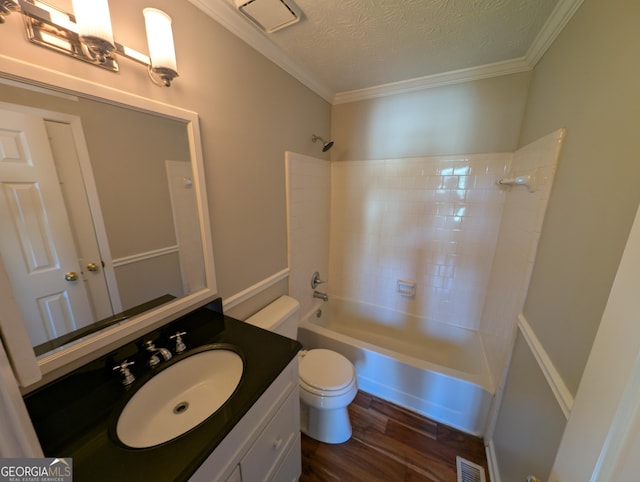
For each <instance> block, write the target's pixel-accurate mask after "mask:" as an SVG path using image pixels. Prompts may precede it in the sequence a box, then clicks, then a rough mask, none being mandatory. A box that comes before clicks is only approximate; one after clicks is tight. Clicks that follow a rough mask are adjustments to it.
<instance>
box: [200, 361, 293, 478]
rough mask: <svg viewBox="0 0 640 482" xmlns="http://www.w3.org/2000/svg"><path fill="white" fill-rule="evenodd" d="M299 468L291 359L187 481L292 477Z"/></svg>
mask: <svg viewBox="0 0 640 482" xmlns="http://www.w3.org/2000/svg"><path fill="white" fill-rule="evenodd" d="M301 472H302V461H301V451H300V399H299V392H298V357H295V358H294V359H293V360H292V361H291V362H290V363H289V365H288V366H287V367H286V368H285V369H284V370H283V371H282V373H281V374H280V375H279V376H278V377H277V378H276V380H275V381H274V382H273V383H272V384H271V385H270V386H269V388H267V390H266V391H265V392H264V393H263V394H262V396H261V397H260V398H259V399H258V400H257V401H256V403H255V404H254V405H253V407H251V409H250V410H249V411H248V412H247V413H246V414H245V416H244V417H242V419H241V420H240V421H239V422H238V424H237V425H236V426H235V427H234V428H233V429H232V430H231V432H229V434H228V435H227V436H226V437H225V438H224V440H223V441H222V442H221V443H220V444H219V445H218V447H217V448H216V449H215V450H214V451H213V453H212V454H211V455H210V456H209V458H207V460H205V462H204V463H203V464H202V465H201V466H200V468H198V470H197V471H196V472H195V473H194V474H193V476H192V477H191V478H190V479H189V481H190V482H212V481H229V482H240V481H242V482H262V481H268V480H274V481H278V482H281V481H296V480H298V478H299V477H300V473H301Z"/></svg>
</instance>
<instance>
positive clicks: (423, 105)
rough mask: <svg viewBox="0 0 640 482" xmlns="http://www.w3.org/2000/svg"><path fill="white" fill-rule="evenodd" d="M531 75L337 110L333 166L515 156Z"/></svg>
mask: <svg viewBox="0 0 640 482" xmlns="http://www.w3.org/2000/svg"><path fill="white" fill-rule="evenodd" d="M529 78H530V73H529V72H524V73H519V74H512V75H505V76H502V77H494V78H490V79H483V80H477V81H473V82H464V83H460V84H455V85H447V86H443V87H437V88H433V89H426V90H422V91H418V92H410V93H406V94H400V95H393V96H388V97H381V98H378V99H370V100H363V101H359V102H352V103H349V104H338V105H335V106H334V107H333V114H332V118H331V131H332V136H333V139H334V140H335V145H334V147H333V149H332V150H331V160H332V161H342V160H370V159H394V158H400V157H413V156H434V155H440V154H473V153H482V152H507V151H509V152H510V151H514V150H515V149H516V147H517V143H518V135H519V133H520V124H521V122H522V115H523V113H524V105H525V101H526V96H527V88H528V86H529Z"/></svg>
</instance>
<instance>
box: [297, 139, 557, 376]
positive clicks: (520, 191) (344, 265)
mask: <svg viewBox="0 0 640 482" xmlns="http://www.w3.org/2000/svg"><path fill="white" fill-rule="evenodd" d="M563 138H564V131H563V130H558V131H556V132H554V133H551V134H549V135H548V136H545V137H543V138H541V139H539V140H538V141H536V142H534V143H532V144H530V145H528V146H525V147H523V148H522V149H520V150H518V151H516V152H515V153H496V154H472V155H460V156H425V157H420V158H406V159H388V160H372V161H346V162H336V163H329V162H327V161H323V160H319V159H315V158H312V157H308V156H302V155H299V154H295V153H287V201H288V202H287V205H288V223H289V266H290V271H291V273H290V282H289V286H290V294H291V295H292V296H294V297H296V298H297V299H298V300H300V302H301V305H302V313H303V314H304V313H307V312H308V311H309V310H311V309H312V308H313V307H314V306H316V305H317V304H318V303H319V302H318V300H314V299H313V298H312V290H311V289H310V286H308V285H309V281H310V276H311V273H313V271H316V270H319V271H320V274H321V276H322V278H323V279H325V277H326V279H328V283H327V285H321V288H326V290H327V291H328V293H329V294H330V296H335V297H338V298H342V299H347V300H354V301H359V302H362V303H367V304H370V305H375V306H379V307H382V308H386V309H391V310H395V311H399V312H405V313H408V314H410V315H413V316H414V317H415V318H411V319H413V320H420V319H422V320H425V321H424V323H425V326H426V325H427V324H428V323H429V322H434V321H435V322H441V323H446V324H448V325H455V326H458V327H462V328H465V329H468V330H473V331H474V332H477V333H479V334H480V336H481V339H482V342H483V345H484V352H485V358H486V361H487V364H488V368H489V372H490V376H491V379H492V380H493V385H494V387H495V385H497V383H498V382H499V381H500V379H501V377H502V373H503V370H504V366H505V362H506V359H507V354H508V352H509V351H510V348H511V343H512V340H513V335H514V333H515V329H516V326H517V318H518V314H519V313H520V311H521V310H522V304H523V301H524V296H525V294H526V289H527V287H528V282H529V277H530V272H531V266H532V263H533V260H534V257H535V250H536V246H537V241H538V237H539V233H540V230H541V226H542V220H543V217H544V212H545V209H546V204H547V200H548V197H549V193H550V189H551V185H552V180H553V175H554V173H555V168H556V164H557V160H558V156H559V150H560V146H561V143H562V140H563ZM525 175H529V176H531V178H532V181H533V187H534V189H532V190H529V189H527V187H525V186H513V187H505V186H499V185H498V184H497V181H498V180H499V179H501V178H503V177H516V176H525ZM307 278H309V279H307ZM407 287H410V288H411V289H407ZM413 287H415V293H411V292H412V291H413ZM414 328H415V327H414Z"/></svg>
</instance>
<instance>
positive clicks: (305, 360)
mask: <svg viewBox="0 0 640 482" xmlns="http://www.w3.org/2000/svg"><path fill="white" fill-rule="evenodd" d="M299 374H300V379H301V380H302V381H303V382H305V383H306V384H308V385H310V386H312V387H314V388H318V389H321V390H340V389H342V388H344V387H346V386H347V385H349V383H351V381H352V380H353V377H354V376H355V373H354V368H353V365H352V364H351V362H350V361H349V360H347V359H346V358H345V357H343V356H342V355H341V354H340V353H336V352H335V351H331V350H325V349H322V348H318V349H315V350H309V351H308V352H306V353H304V354H303V355H302V356H301V357H300V367H299Z"/></svg>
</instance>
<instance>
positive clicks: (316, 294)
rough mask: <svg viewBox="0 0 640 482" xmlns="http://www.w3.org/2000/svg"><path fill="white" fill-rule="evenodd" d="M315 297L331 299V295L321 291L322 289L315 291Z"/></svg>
mask: <svg viewBox="0 0 640 482" xmlns="http://www.w3.org/2000/svg"><path fill="white" fill-rule="evenodd" d="M313 297H314V298H319V299H321V300H322V301H329V297H328V296H327V294H326V293H321V292H320V291H314V292H313Z"/></svg>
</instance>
